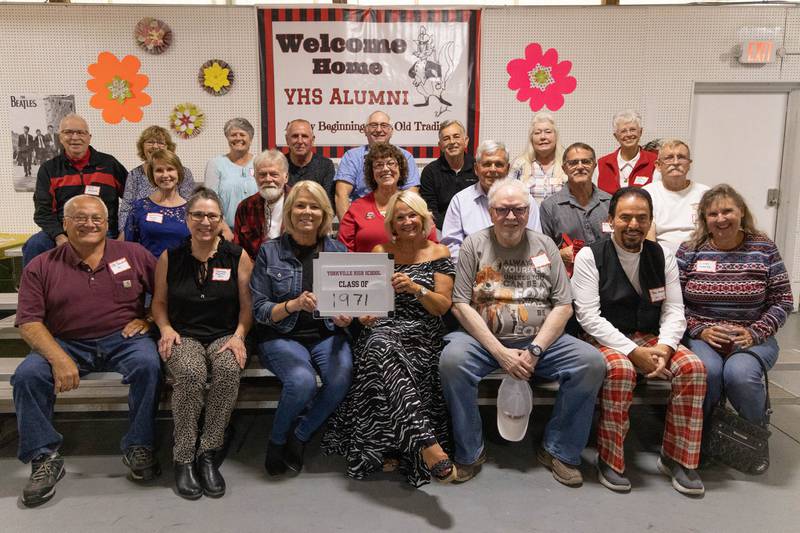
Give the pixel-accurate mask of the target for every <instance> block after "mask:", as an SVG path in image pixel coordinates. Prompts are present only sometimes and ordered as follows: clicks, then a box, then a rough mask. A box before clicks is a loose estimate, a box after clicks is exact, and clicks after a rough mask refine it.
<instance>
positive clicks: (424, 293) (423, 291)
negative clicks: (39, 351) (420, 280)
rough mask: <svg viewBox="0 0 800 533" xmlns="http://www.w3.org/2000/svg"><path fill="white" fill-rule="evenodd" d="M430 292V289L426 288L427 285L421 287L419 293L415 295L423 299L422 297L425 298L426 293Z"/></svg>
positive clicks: (418, 298)
mask: <svg viewBox="0 0 800 533" xmlns="http://www.w3.org/2000/svg"><path fill="white" fill-rule="evenodd" d="M428 292H430V291H428V289H426V288H425V287H420V289H419V290H418V291H417V293H416V294H415V295H414V297H415V298H416V299H417V300H422V298H424V297H425V295H426V294H428Z"/></svg>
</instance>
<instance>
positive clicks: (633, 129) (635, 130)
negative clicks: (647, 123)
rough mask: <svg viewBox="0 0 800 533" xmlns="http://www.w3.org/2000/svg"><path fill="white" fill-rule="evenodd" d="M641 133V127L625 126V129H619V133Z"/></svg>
mask: <svg viewBox="0 0 800 533" xmlns="http://www.w3.org/2000/svg"><path fill="white" fill-rule="evenodd" d="M633 133H639V128H625V129H624V130H617V135H631V134H633Z"/></svg>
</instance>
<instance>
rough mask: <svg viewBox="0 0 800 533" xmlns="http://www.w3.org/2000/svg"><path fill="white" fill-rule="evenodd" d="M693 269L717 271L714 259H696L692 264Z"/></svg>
mask: <svg viewBox="0 0 800 533" xmlns="http://www.w3.org/2000/svg"><path fill="white" fill-rule="evenodd" d="M694 269H695V271H697V272H716V271H717V262H716V261H698V262H697V263H695V264H694Z"/></svg>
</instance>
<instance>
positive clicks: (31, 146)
mask: <svg viewBox="0 0 800 533" xmlns="http://www.w3.org/2000/svg"><path fill="white" fill-rule="evenodd" d="M8 103H9V111H8V118H9V123H10V124H11V148H12V150H13V151H12V161H11V165H12V169H13V171H12V178H13V180H14V190H15V191H17V192H30V191H33V190H34V188H35V185H36V173H37V172H38V171H39V165H41V164H42V163H44V162H45V161H47V160H48V159H52V158H53V157H55V156H56V155H58V154H59V153H61V151H62V150H63V149H62V147H61V143H59V141H58V125H59V123H60V122H61V119H62V118H63V117H64V116H66V115H68V114H69V113H74V112H75V96H74V95H68V96H67V95H49V96H44V95H41V94H14V95H11V96H10V97H9V102H8Z"/></svg>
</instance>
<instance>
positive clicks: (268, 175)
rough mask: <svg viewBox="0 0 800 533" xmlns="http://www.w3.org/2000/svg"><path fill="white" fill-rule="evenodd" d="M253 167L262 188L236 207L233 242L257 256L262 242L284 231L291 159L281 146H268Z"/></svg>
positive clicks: (250, 254) (252, 257) (254, 256)
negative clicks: (279, 148)
mask: <svg viewBox="0 0 800 533" xmlns="http://www.w3.org/2000/svg"><path fill="white" fill-rule="evenodd" d="M253 170H254V172H255V174H256V184H257V185H258V192H257V193H255V194H254V195H252V196H249V197H247V198H245V199H244V200H242V202H241V203H240V204H239V207H237V208H236V216H235V217H234V224H233V242H235V243H236V244H238V245H239V246H241V247H242V248H244V250H245V251H246V252H247V255H249V256H250V258H251V259H254V260H255V258H256V255H258V249H259V248H260V247H261V245H262V244H263V243H264V242H266V241H268V240H269V239H274V238H276V237H278V236H279V235H280V234H281V229H282V228H281V224H282V220H283V200H284V198H286V193H287V192H289V184H288V182H289V162H288V161H287V160H286V156H285V155H283V154H282V153H281V152H279V151H278V150H275V149H272V150H264V151H263V152H261V153H260V154H258V155H257V156H256V157H255V158H254V159H253Z"/></svg>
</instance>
